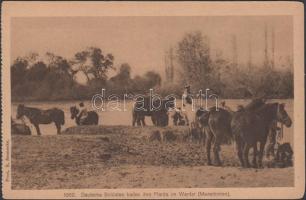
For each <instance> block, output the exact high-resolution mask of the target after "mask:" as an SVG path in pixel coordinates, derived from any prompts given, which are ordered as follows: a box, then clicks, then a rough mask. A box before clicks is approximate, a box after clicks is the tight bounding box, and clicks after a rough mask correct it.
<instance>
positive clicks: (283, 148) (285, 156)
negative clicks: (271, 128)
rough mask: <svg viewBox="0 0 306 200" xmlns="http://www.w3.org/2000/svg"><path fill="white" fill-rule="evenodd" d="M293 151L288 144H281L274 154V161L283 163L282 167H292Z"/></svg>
mask: <svg viewBox="0 0 306 200" xmlns="http://www.w3.org/2000/svg"><path fill="white" fill-rule="evenodd" d="M292 155H293V150H292V148H291V145H290V143H284V144H281V145H280V146H279V147H278V149H277V153H276V157H275V161H277V162H281V163H283V165H284V166H291V165H292Z"/></svg>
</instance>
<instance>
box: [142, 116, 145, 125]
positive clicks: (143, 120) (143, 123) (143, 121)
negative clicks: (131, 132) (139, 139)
mask: <svg viewBox="0 0 306 200" xmlns="http://www.w3.org/2000/svg"><path fill="white" fill-rule="evenodd" d="M141 123H142V126H146V123H145V116H142V117H141Z"/></svg>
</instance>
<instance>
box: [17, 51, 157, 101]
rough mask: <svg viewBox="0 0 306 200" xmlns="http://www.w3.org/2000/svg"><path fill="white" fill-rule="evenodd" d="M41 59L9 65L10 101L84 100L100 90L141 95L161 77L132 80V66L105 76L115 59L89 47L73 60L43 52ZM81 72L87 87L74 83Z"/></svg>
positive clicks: (149, 74)
mask: <svg viewBox="0 0 306 200" xmlns="http://www.w3.org/2000/svg"><path fill="white" fill-rule="evenodd" d="M45 57H46V59H44V60H43V59H40V57H39V55H38V54H36V53H31V54H30V55H29V56H26V57H18V58H17V59H15V60H14V62H13V64H12V65H11V87H12V88H11V89H12V90H11V91H12V93H11V94H12V100H13V101H47V100H51V101H52V100H85V99H91V98H92V96H93V95H95V94H100V93H101V91H102V88H104V89H106V90H107V92H109V93H111V94H118V95H121V94H124V93H128V94H131V93H132V94H133V93H144V92H145V91H149V89H150V88H155V87H158V86H160V84H161V77H160V75H159V74H158V73H156V72H154V71H148V72H146V73H145V74H144V75H142V76H140V75H137V76H135V77H134V78H132V77H131V66H130V65H129V64H128V63H123V64H121V65H120V66H119V69H118V71H117V74H115V76H113V77H110V78H109V77H108V76H107V74H108V73H107V72H108V71H109V70H114V69H115V68H114V56H113V55H112V54H105V53H103V52H102V50H101V49H100V48H97V47H90V48H87V49H86V50H84V51H80V52H77V53H76V54H75V55H74V58H73V59H70V60H68V59H66V58H64V57H61V56H58V55H54V54H53V53H50V52H48V53H46V55H45ZM79 73H81V74H82V75H83V77H85V79H86V84H80V83H79V82H78V81H77V74H79Z"/></svg>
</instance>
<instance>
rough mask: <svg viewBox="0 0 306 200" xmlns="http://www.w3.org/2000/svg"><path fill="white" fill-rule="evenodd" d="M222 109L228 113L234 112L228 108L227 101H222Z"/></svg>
mask: <svg viewBox="0 0 306 200" xmlns="http://www.w3.org/2000/svg"><path fill="white" fill-rule="evenodd" d="M220 105H221V108H223V109H224V110H227V111H228V112H233V111H232V109H231V108H230V107H228V106H227V105H225V101H222V102H221V103H220Z"/></svg>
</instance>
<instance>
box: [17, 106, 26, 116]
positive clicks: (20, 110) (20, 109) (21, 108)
mask: <svg viewBox="0 0 306 200" xmlns="http://www.w3.org/2000/svg"><path fill="white" fill-rule="evenodd" d="M23 115H24V105H23V104H19V105H18V107H17V116H16V118H17V119H20V118H21V117H22V116H23Z"/></svg>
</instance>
